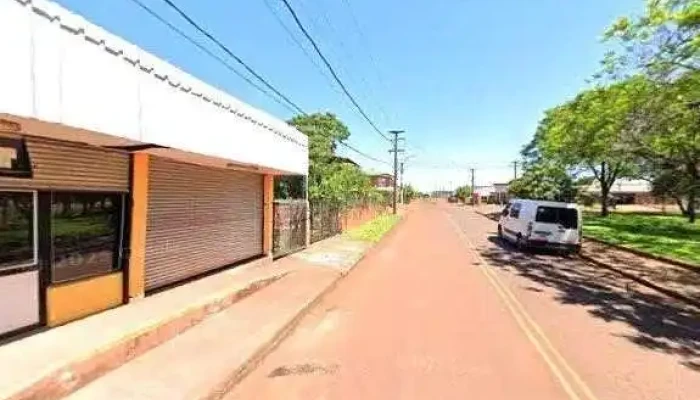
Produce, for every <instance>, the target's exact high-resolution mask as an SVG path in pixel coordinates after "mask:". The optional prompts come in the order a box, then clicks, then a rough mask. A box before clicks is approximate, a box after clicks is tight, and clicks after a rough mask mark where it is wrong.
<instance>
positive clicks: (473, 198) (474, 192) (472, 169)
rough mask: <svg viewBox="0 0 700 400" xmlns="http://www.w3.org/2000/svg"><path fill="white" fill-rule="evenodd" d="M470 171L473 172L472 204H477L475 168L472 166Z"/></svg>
mask: <svg viewBox="0 0 700 400" xmlns="http://www.w3.org/2000/svg"><path fill="white" fill-rule="evenodd" d="M469 171H471V173H472V205H474V206H475V205H476V197H475V194H476V186H474V168H471V169H470V170H469Z"/></svg>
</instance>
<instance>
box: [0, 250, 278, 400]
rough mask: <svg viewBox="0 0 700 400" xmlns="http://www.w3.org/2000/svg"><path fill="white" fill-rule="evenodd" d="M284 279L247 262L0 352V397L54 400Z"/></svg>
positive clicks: (271, 267)
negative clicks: (244, 264) (0, 371)
mask: <svg viewBox="0 0 700 400" xmlns="http://www.w3.org/2000/svg"><path fill="white" fill-rule="evenodd" d="M287 273H289V269H287V268H284V267H280V266H278V265H270V264H269V262H264V260H263V261H262V262H253V263H251V264H249V265H246V266H241V267H238V268H235V269H232V270H226V271H223V272H219V273H217V274H214V275H211V276H208V277H205V278H202V279H199V280H197V281H193V282H190V283H187V284H185V285H182V286H179V287H176V288H173V289H170V290H167V291H164V292H161V293H158V294H155V295H153V296H149V297H146V298H144V299H141V300H138V301H136V302H134V303H131V304H128V305H125V306H122V307H117V308H115V309H112V310H108V311H105V312H103V313H100V314H97V315H93V316H91V317H87V318H85V319H82V320H79V321H75V322H72V323H69V324H67V325H64V326H61V327H58V328H55V329H50V330H48V331H45V332H41V333H37V334H35V335H32V336H29V337H27V338H24V339H21V340H17V341H15V342H12V343H8V344H5V345H3V346H0V365H2V368H0V370H2V373H1V374H0V399H12V400H24V399H42V400H50V399H59V398H62V397H63V396H66V395H68V394H70V393H72V392H73V391H75V390H77V389H78V388H80V387H82V386H84V385H85V384H87V383H89V382H91V381H93V380H94V379H97V378H99V377H100V376H102V375H104V374H105V373H107V372H109V371H111V370H114V369H115V368H117V367H119V366H121V365H123V364H124V363H127V362H128V361H130V360H132V359H134V358H136V357H138V356H140V355H141V354H144V353H146V352H148V351H150V350H151V349H153V348H156V347H157V346H159V345H160V344H162V343H165V342H167V341H168V340H171V339H172V338H174V337H176V336H177V335H180V334H182V333H183V332H186V331H187V330H189V329H192V328H193V327H196V326H197V325H198V324H200V323H202V322H203V321H206V320H207V319H208V318H211V317H212V316H215V315H217V314H218V313H220V312H221V311H222V310H224V309H226V308H227V307H229V306H231V305H232V304H235V303H236V302H238V301H241V300H242V299H245V298H246V297H248V296H250V295H252V294H253V293H255V292H257V291H259V290H261V289H263V288H265V287H266V286H268V285H270V284H272V283H273V282H275V281H277V280H278V279H280V278H282V277H283V276H285V275H286V274H287ZM9 366H12V368H9ZM6 367H8V368H6Z"/></svg>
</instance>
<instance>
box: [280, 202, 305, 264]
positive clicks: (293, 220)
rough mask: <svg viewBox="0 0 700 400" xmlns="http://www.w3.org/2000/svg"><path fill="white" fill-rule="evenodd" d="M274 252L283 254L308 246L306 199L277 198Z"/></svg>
mask: <svg viewBox="0 0 700 400" xmlns="http://www.w3.org/2000/svg"><path fill="white" fill-rule="evenodd" d="M273 212H274V218H273V220H274V226H273V230H272V254H273V255H274V256H282V255H285V254H289V253H292V252H295V251H297V250H300V249H302V248H304V246H306V200H275V201H274V204H273Z"/></svg>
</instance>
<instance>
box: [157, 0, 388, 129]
mask: <svg viewBox="0 0 700 400" xmlns="http://www.w3.org/2000/svg"><path fill="white" fill-rule="evenodd" d="M164 1H170V0H164ZM282 2H283V3H284V5H285V6H286V7H287V10H289V13H290V14H292V17H293V18H294V22H296V24H297V26H298V27H299V29H300V30H301V31H302V33H304V36H306V38H307V39H308V40H309V42H311V45H312V46H313V47H314V50H316V53H317V54H318V56H319V57H321V60H323V63H324V64H325V65H326V67H327V68H328V70H329V71H330V72H331V75H333V79H335V81H336V82H337V83H338V85H339V86H340V88H341V89H342V90H343V92H345V95H346V96H348V98H349V99H350V101H351V102H352V104H353V105H354V106H355V108H357V111H359V112H360V114H361V115H362V117H363V118H364V119H365V120H366V121H367V122H368V123H369V124H370V125H371V126H372V128H374V130H375V131H376V132H377V133H378V134H379V135H381V136H382V137H383V138H384V139H386V140H389V137H388V136H386V135H385V134H384V133H382V131H381V130H380V129H379V128H377V125H375V123H374V122H372V120H371V119H370V118H369V116H367V113H366V112H365V111H364V110H363V109H362V107H360V105H359V104H358V103H357V101H356V100H355V98H354V97H353V96H352V95H351V94H350V92H349V91H348V88H347V87H345V84H344V83H343V81H341V80H340V78H339V77H338V74H337V73H336V72H335V69H333V66H331V64H330V63H329V62H328V59H326V57H325V56H324V55H323V53H322V52H321V50H320V49H319V47H318V45H317V44H316V41H314V39H313V38H312V37H311V35H309V32H307V30H306V28H305V27H304V24H302V23H301V21H300V20H299V17H298V16H297V13H296V12H295V11H294V9H293V8H292V6H291V5H290V4H289V1H287V0H282Z"/></svg>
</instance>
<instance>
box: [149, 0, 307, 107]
mask: <svg viewBox="0 0 700 400" xmlns="http://www.w3.org/2000/svg"><path fill="white" fill-rule="evenodd" d="M162 1H163V2H165V4H167V5H168V6H169V7H170V8H172V9H173V10H175V12H177V13H178V14H179V15H180V16H181V17H182V18H184V19H185V20H186V21H187V22H188V23H189V24H190V25H192V26H193V27H194V28H195V29H196V30H198V31H199V32H200V33H201V34H202V35H204V36H206V37H207V38H209V40H211V41H212V42H214V43H215V44H216V45H217V46H219V48H220V49H221V50H223V51H224V52H225V53H226V54H228V55H229V56H231V58H233V59H234V60H236V62H238V63H239V64H241V65H242V66H243V68H245V69H246V71H248V72H249V73H250V74H251V75H253V76H254V77H256V78H257V79H258V80H259V81H260V82H262V83H263V85H265V86H266V87H267V88H268V89H270V90H272V91H273V92H274V93H275V94H276V95H278V96H279V97H281V98H282V99H283V100H284V101H285V102H287V103H288V104H289V105H291V106H292V107H293V108H294V109H295V110H297V111H298V112H299V113H301V114H306V113H305V112H304V110H303V109H302V108H301V107H299V106H298V105H296V104H295V103H294V102H293V101H291V100H289V98H288V97H287V96H285V95H284V94H282V93H281V92H280V91H279V90H277V89H276V88H275V87H274V86H272V84H270V83H269V82H268V81H267V80H266V79H265V78H263V77H262V76H261V75H260V74H258V73H257V72H256V71H255V70H254V69H253V68H252V67H250V66H249V65H248V64H246V63H245V61H243V60H242V59H241V58H240V57H238V56H237V55H236V54H234V53H233V52H232V51H231V50H230V49H229V48H228V47H226V45H224V44H223V43H221V42H220V41H219V40H218V39H217V38H215V37H214V35H212V34H211V33H209V32H208V31H207V30H205V29H204V28H202V27H201V26H200V25H199V24H198V23H197V22H195V21H194V19H192V18H191V17H190V16H189V15H187V13H186V12H185V11H183V10H182V9H180V7H178V6H177V5H175V3H173V2H172V1H171V0H162Z"/></svg>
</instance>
